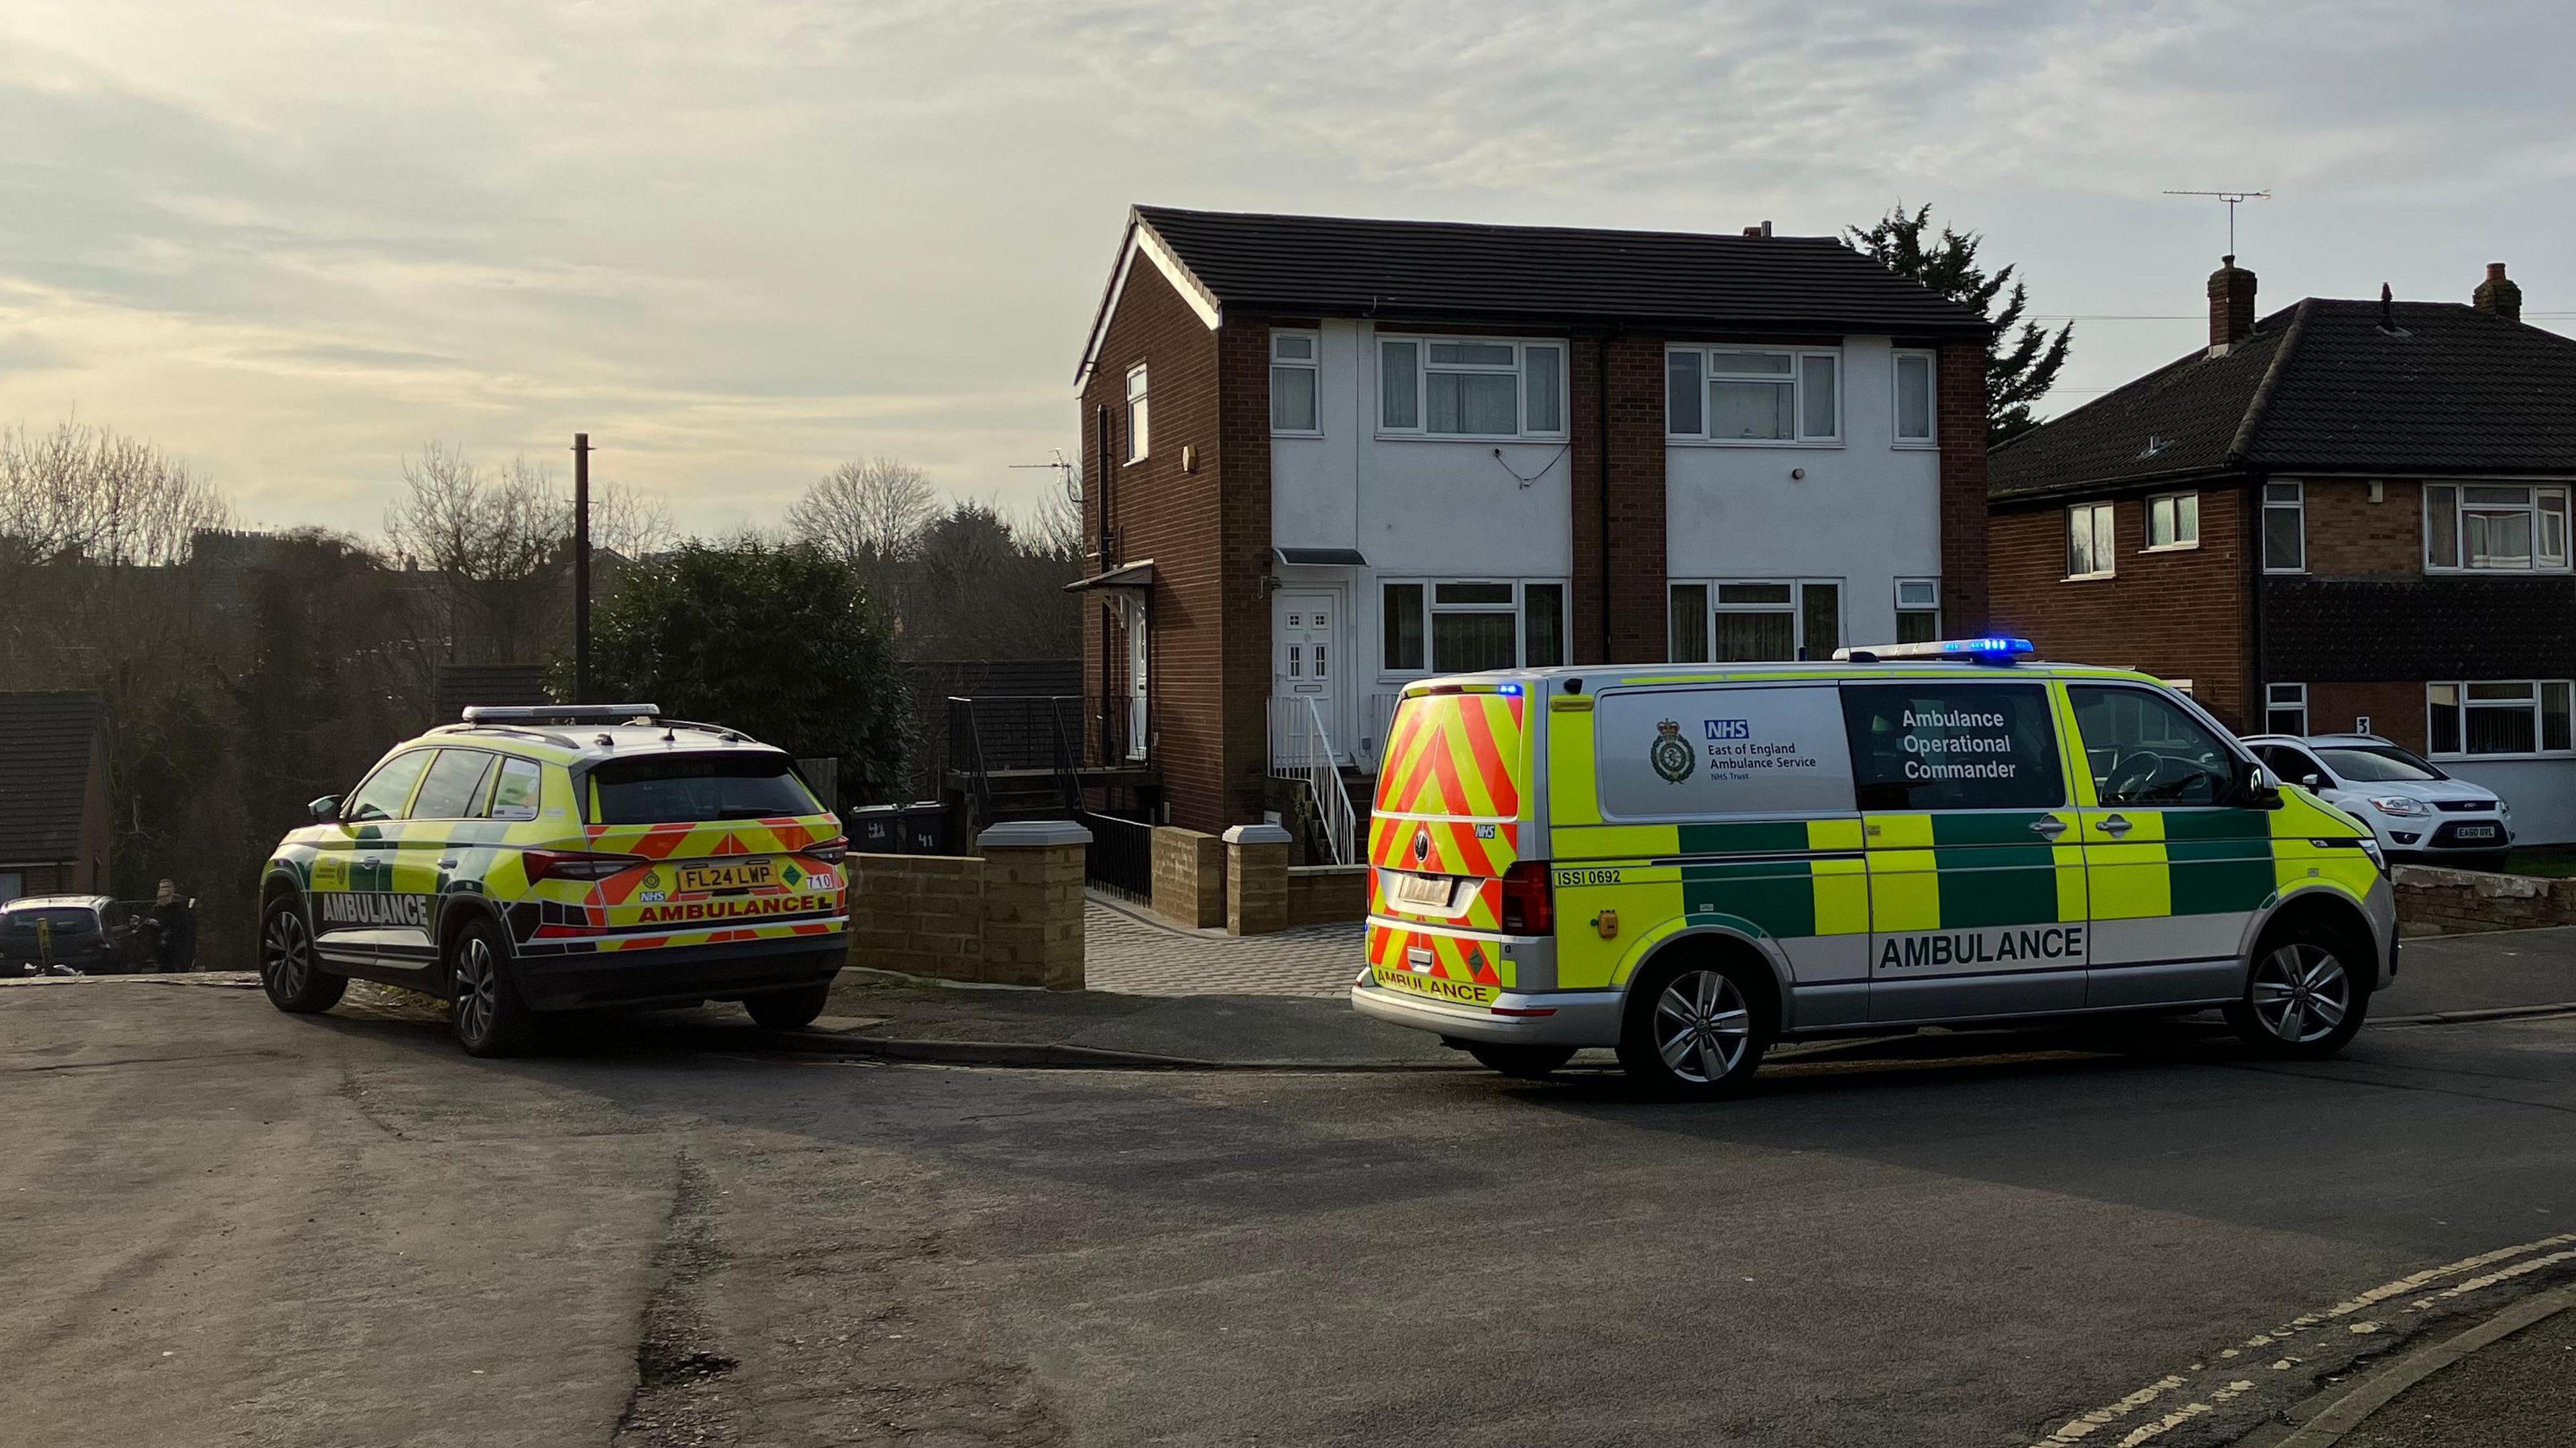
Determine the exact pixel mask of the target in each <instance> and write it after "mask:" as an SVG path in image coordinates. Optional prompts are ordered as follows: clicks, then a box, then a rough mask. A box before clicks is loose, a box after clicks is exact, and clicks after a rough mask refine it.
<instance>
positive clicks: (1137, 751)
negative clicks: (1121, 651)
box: [1127, 593, 1153, 759]
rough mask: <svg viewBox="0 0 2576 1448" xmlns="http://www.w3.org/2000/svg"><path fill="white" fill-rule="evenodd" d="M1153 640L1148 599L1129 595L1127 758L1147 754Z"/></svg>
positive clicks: (1138, 595)
mask: <svg viewBox="0 0 2576 1448" xmlns="http://www.w3.org/2000/svg"><path fill="white" fill-rule="evenodd" d="M1150 643H1151V640H1150V639H1149V638H1148V637H1147V634H1146V630H1145V600H1144V598H1143V596H1142V595H1140V594H1134V593H1131V594H1129V595H1127V757H1128V758H1130V759H1142V758H1144V757H1145V746H1146V744H1147V743H1148V740H1147V739H1146V737H1145V730H1146V725H1147V711H1146V708H1145V700H1146V697H1147V693H1146V680H1145V670H1146V665H1147V663H1148V661H1149V660H1151V658H1152V657H1153V650H1152V648H1151V647H1149V645H1150Z"/></svg>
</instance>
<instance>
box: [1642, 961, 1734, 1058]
mask: <svg viewBox="0 0 2576 1448" xmlns="http://www.w3.org/2000/svg"><path fill="white" fill-rule="evenodd" d="M1654 1040H1655V1054H1656V1055H1657V1056H1659V1057H1661V1058H1662V1059H1663V1062H1664V1066H1665V1069H1667V1070H1669V1071H1671V1072H1672V1073H1673V1074H1674V1075H1675V1076H1677V1077H1680V1078H1681V1079H1682V1080H1684V1081H1687V1082H1689V1083H1690V1084H1692V1085H1694V1086H1706V1085H1710V1084H1712V1083H1714V1082H1718V1081H1723V1080H1725V1079H1726V1078H1727V1077H1728V1076H1730V1075H1732V1074H1733V1073H1734V1071H1735V1068H1736V1067H1737V1066H1738V1065H1740V1064H1741V1063H1742V1062H1743V1060H1744V1053H1745V1051H1746V1050H1747V1049H1748V1048H1749V1047H1750V1046H1751V1045H1752V1043H1753V1012H1752V1010H1751V1008H1750V1007H1748V1006H1747V1005H1746V1004H1745V1000H1744V992H1743V991H1741V990H1738V989H1737V988H1736V985H1735V982H1734V981H1732V980H1729V979H1728V978H1727V977H1726V976H1725V975H1723V974H1721V973H1720V972H1718V971H1715V970H1707V969H1700V970H1685V971H1683V972H1682V973H1681V974H1679V975H1677V976H1675V977H1673V979H1672V982H1671V984H1669V985H1666V986H1665V987H1664V991H1663V994H1662V995H1660V996H1658V997H1656V998H1655V1015H1654Z"/></svg>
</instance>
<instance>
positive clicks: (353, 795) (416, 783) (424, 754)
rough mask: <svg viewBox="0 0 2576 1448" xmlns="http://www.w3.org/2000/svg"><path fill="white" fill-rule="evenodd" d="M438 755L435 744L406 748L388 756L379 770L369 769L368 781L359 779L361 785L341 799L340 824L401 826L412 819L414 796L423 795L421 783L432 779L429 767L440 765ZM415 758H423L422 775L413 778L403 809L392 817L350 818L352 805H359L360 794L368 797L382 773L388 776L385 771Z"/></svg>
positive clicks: (377, 766) (380, 763)
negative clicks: (372, 786) (404, 821)
mask: <svg viewBox="0 0 2576 1448" xmlns="http://www.w3.org/2000/svg"><path fill="white" fill-rule="evenodd" d="M437 755H438V750H437V748H436V746H434V745H423V746H421V747H419V748H415V749H404V750H400V751H397V752H396V753H393V754H389V755H387V756H385V758H384V759H383V760H382V761H380V762H379V763H378V764H377V765H376V767H375V768H373V769H370V770H368V771H367V777H366V778H364V779H362V780H359V781H358V783H357V787H356V788H354V789H351V790H350V791H349V792H348V793H347V794H345V795H343V796H341V815H340V823H342V824H344V825H351V826H356V825H372V824H397V823H400V822H401V821H403V820H407V819H410V818H411V801H412V797H413V796H414V795H417V794H419V793H420V784H421V781H422V780H424V779H427V778H429V767H430V765H432V764H434V763H436V762H437ZM414 756H419V757H420V773H419V774H418V775H415V776H414V777H413V779H412V782H411V784H410V786H409V787H407V788H406V789H404V790H403V792H402V808H400V809H398V810H395V811H393V812H391V813H389V814H380V815H369V816H367V817H366V818H365V819H353V818H351V817H350V816H349V814H348V812H347V811H348V807H349V806H350V805H352V804H355V803H356V802H357V799H358V796H360V795H362V794H365V793H366V792H367V786H368V785H371V784H373V783H375V782H376V776H378V775H380V774H382V773H384V772H385V771H386V770H388V769H391V768H393V767H394V766H395V765H396V764H399V763H401V762H402V761H403V760H406V759H410V758H412V757H414Z"/></svg>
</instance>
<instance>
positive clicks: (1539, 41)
mask: <svg viewBox="0 0 2576 1448" xmlns="http://www.w3.org/2000/svg"><path fill="white" fill-rule="evenodd" d="M2571 43H2576V14H2571V13H2570V12H2569V11H2568V9H2567V8H2566V7H2565V6H2564V5H2561V4H2547V3H2538V0H2533V3H2492V4H2481V3H2474V0H2456V3H2449V4H2445V3H2440V0H2330V3H2292V0H2269V3H2264V4H2256V5H2247V4H2244V3H2241V0H2210V3H2203V0H2172V3H2112V0H2097V3H2090V4H2073V3H2054V4H2042V3H2010V0H1993V3H1933V0H1919V3H1902V4H1899V3H1881V4H1834V3H1829V0H1828V3H1817V0H1796V3H1768V0H1741V3H1711V4H1704V5H1691V4H1683V3H1677V0H1591V3H1587V4H1584V5H1580V6H1562V7H1555V6H1549V7H1541V6H1523V5H1515V4H1511V3H1507V0H1437V3H1411V0H1364V3H1314V0H1266V3H1260V4H1248V3H1247V4H1229V3H1220V0H1159V3H1140V0H1001V3H988V0H923V3H916V0H852V3H833V4H826V3H811V0H787V3H766V0H705V3H686V0H624V3H616V4H606V3H571V4H563V3H552V0H440V3H437V4H429V3H414V4H369V3H366V0H265V3H263V4H261V5H259V6H256V7H244V6H240V5H230V4H228V5H213V4H209V5H203V6H198V5H192V4H189V3H186V0H154V3H148V4H146V3H133V0H11V3H10V4H9V5H7V6H6V7H5V8H0V136H5V137H6V138H7V143H6V144H5V145H0V423H10V422H23V423H29V424H34V425H44V424H47V423H50V422H53V421H55V420H58V419H60V418H62V417H64V416H66V415H69V414H72V413H74V412H75V411H76V412H77V413H78V415H79V416H80V417H82V418H83V419H85V420H88V421H94V422H104V423H109V424H112V425H114V426H116V427H119V428H122V429H126V430H129V431H133V432H138V433H141V434H143V435H146V436H148V437H150V438H152V439H154V440H155V441H157V442H159V443H160V444H161V445H163V446H164V447H165V448H167V449H169V450H170V451H172V452H173V453H176V454H178V455H180V456H182V457H184V458H187V459H188V460H190V461H191V462H193V463H195V464H197V465H199V466H201V467H202V468H203V469H204V470H205V471H207V472H208V473H209V474H210V475H212V476H213V477H214V478H215V480H216V481H217V482H218V483H219V484H221V485H222V486H223V487H224V489H225V490H226V491H227V492H228V493H229V494H230V495H231V496H232V498H233V499H234V501H235V504H236V506H237V508H238V510H239V511H240V513H241V514H242V515H243V517H244V519H245V520H246V521H249V522H253V523H259V524H287V523H300V522H319V523H325V524H330V525H334V526H339V527H344V528H354V529H359V530H364V531H372V530H374V529H375V528H376V527H377V526H378V524H379V522H380V520H381V518H382V515H383V511H384V505H385V502H386V499H387V496H388V493H389V491H390V489H391V488H392V487H393V485H394V482H395V480H396V479H397V478H398V477H399V473H400V467H401V462H402V458H403V456H404V454H405V453H406V452H409V451H416V450H417V449H418V448H419V447H420V445H421V444H422V443H423V442H424V441H426V440H428V439H433V438H436V439H442V440H445V441H448V442H451V443H455V444H459V445H462V446H463V447H465V448H467V449H468V450H470V451H471V452H473V453H474V454H476V455H477V456H480V457H486V458H492V459H496V460H497V459H501V458H506V457H507V456H508V455H509V454H511V453H513V452H525V453H527V454H529V455H530V456H532V457H544V458H547V459H550V460H554V461H556V462H557V463H558V465H560V464H561V461H562V459H563V458H564V453H563V449H564V448H565V447H566V446H567V445H568V443H569V440H570V434H571V433H573V432H574V431H575V430H577V429H587V430H588V431H589V432H590V433H591V434H592V436H593V438H594V439H595V440H596V442H597V443H598V445H599V446H600V447H602V449H603V452H602V454H601V458H600V461H599V464H598V466H599V468H600V469H601V471H602V472H603V473H605V474H607V475H609V476H613V477H616V478H619V479H621V480H624V481H627V482H630V483H632V484H635V485H637V486H639V487H641V488H643V489H645V490H647V491H651V492H656V493H659V494H660V495H662V496H663V497H665V498H666V499H667V500H668V501H669V502H670V503H671V505H672V507H673V510H674V512H675V513H676V514H677V516H678V518H679V520H680V521H681V522H682V523H683V524H684V525H687V526H690V527H694V528H701V529H725V528H731V527H735V526H739V525H742V524H745V523H754V524H758V523H766V522H770V521H774V520H775V518H776V516H777V514H778V512H779V511H780V510H781V509H782V508H783V507H784V506H785V504H786V502H787V501H788V500H789V499H791V498H793V497H794V496H795V494H796V493H797V492H798V491H799V490H800V489H801V488H802V487H803V486H804V485H805V484H806V483H807V482H808V481H809V480H811V479H812V478H813V477H814V476H815V475H817V474H819V473H821V472H822V471H823V470H825V469H826V468H828V467H829V466H830V465H831V464H832V463H833V462H834V461H836V460H838V459H842V458H848V457H863V456H869V455H876V454H883V455H888V456H893V457H899V458H904V459H908V460H910V461H913V462H916V463H918V464H920V465H922V466H923V467H924V468H926V469H928V470H929V472H930V473H931V475H932V477H933V478H934V479H935V480H936V481H937V482H938V483H939V484H940V486H941V487H943V488H944V489H946V490H948V491H950V492H952V493H955V494H959V495H963V496H972V497H986V498H996V499H998V500H1000V501H1001V502H1003V503H1004V504H1005V506H1025V504H1026V503H1027V501H1029V500H1030V499H1031V498H1032V497H1033V496H1034V494H1035V493H1036V491H1037V490H1038V489H1040V488H1042V487H1043V486H1045V484H1044V482H1043V480H1044V479H1045V478H1046V476H1047V475H1046V474H1044V473H1038V472H1021V471H1012V470H1011V469H1010V466H1009V465H1011V464H1014V463H1026V462H1036V461H1041V460H1043V459H1044V458H1045V457H1046V456H1047V450H1048V449H1049V448H1050V447H1065V448H1066V449H1067V450H1068V451H1071V450H1072V445H1071V439H1072V435H1073V431H1074V427H1075V407H1074V401H1073V396H1072V392H1071V387H1070V377H1071V372H1072V369H1073V365H1074V362H1075V360H1076V356H1077V353H1078V352H1079V350H1080V347H1081V343H1082V332H1083V328H1084V326H1085V324H1086V323H1087V321H1088V319H1089V314H1090V310H1091V308H1092V306H1093V304H1094V303H1095V301H1096V300H1097V297H1098V293H1099V289H1100V286H1101V284H1102V281H1103V279H1104V277H1105V273H1106V270H1107V268H1108V266H1109V264H1110V261H1111V259H1112V253H1113V250H1114V248H1115V246H1116V243H1117V240H1118V232H1119V227H1120V223H1121V221H1122V219H1123V216H1124V213H1125V209H1126V207H1127V205H1128V204H1129V203H1130V202H1134V201H1150V202H1158V203H1163V204H1170V205H1184V206H1204V207H1214V208H1226V209H1240V210H1278V211H1319V212H1340V213H1350V214H1361V215H1376V216H1418V217H1442V218H1454V219H1466V220H1481V221H1511V222H1543V223H1554V224H1574V225H1599V226H1634V227H1654V228H1676V229H1714V230H1733V229H1735V228H1738V227H1740V226H1742V225H1744V224H1746V223H1749V222H1755V221H1760V220H1763V219H1765V218H1769V219H1771V220H1772V221H1773V222H1774V223H1775V224H1776V225H1777V227H1778V228H1779V229H1780V230H1782V231H1785V232H1797V233H1828V232H1831V231H1833V230H1834V229H1835V228H1837V227H1838V226H1840V225H1841V224H1843V223H1846V222H1854V221H1862V220H1866V219H1868V218H1869V217H1870V216H1872V215H1874V214H1875V213H1877V212H1879V211H1882V210H1884V209H1885V208H1886V207H1887V205H1888V204H1890V203H1891V202H1893V201H1895V200H1896V199H1898V198H1900V197H1902V198H1904V199H1906V200H1908V201H1930V202H1932V203H1934V205H1935V206H1936V208H1937V213H1936V214H1940V215H1944V216H1947V217H1949V218H1952V219H1955V220H1956V221H1958V222H1960V223H1962V224H1964V225H1970V226H1973V227H1976V228H1978V229H1980V230H1982V231H1984V232H1985V233H1986V235H1987V237H1988V254H1989V256H1990V258H1992V259H1994V260H1996V261H2018V262H2019V263H2021V265H2022V266H2023V268H2024V271H2025V274H2026V276H2027V279H2028V281H2029V283H2030V285H2031V289H2032V294H2033V303H2034V310H2035V311H2038V312H2043V313H2055V314H2077V315H2081V316H2084V317H2087V318H2101V319H2102V320H2089V321H2084V322H2080V323H2079V324H2078V326H2077V343H2076V352H2075V359H2074V361H2073V362H2072V364H2071V365H2070V366H2069V368H2068V370H2067V373H2066V376H2065V379H2064V382H2065V391H2064V392H2062V393H2061V395H2060V396H2059V397H2058V398H2057V399H2056V400H2055V405H2056V406H2059V407H2063V406H2070V405H2073V404H2074V403H2076V402H2080V401H2081V400H2083V399H2084V398H2085V397H2088V396H2090V395H2092V394H2093V392H2095V391H2098V390H2100V389H2102V388H2104V387H2106V386H2109V385H2112V384H2114V383H2117V382H2119V381H2122V380H2124V379H2126V378H2127V377H2129V376H2132V375H2134V374H2135V373H2137V372H2138V371H2140V370H2143V369H2144V368H2146V367H2148V366H2151V365H2153V364H2155V363H2158V362H2161V361H2163V360H2166V359H2168V358H2170V357H2171V356H2173V355H2175V354H2177V353H2179V352H2180V351H2182V350H2184V349H2185V348H2186V347H2188V346H2190V345H2191V344H2192V343H2193V341H2194V339H2195V338H2196V337H2198V336H2200V335H2201V331H2202V327H2203V325H2204V324H2203V323H2202V322H2201V321H2199V320H2198V318H2199V316H2200V314H2201V313H2202V310H2203V307H2204V305H2205V304H2204V302H2203V300H2202V297H2201V290H2200V289H2201V283H2202V278H2203V277H2204V276H2205V275H2206V274H2207V272H2208V271H2209V270H2210V268H2211V267H2212V266H2214V265H2215V264H2216V261H2217V254H2218V253H2219V252H2220V251H2221V250H2223V249H2224V241H2225V215H2224V211H2223V209H2222V208H2221V207H2220V206H2219V205H2218V204H2217V203H2215V202H2209V201H2199V200H2188V199H2180V198H2171V197H2165V196H2161V195H2159V194H2158V193H2159V191H2161V190H2163V189H2165V188H2170V187H2194V188H2212V187H2270V188H2271V189H2272V190H2273V192H2274V193H2275V195H2274V199H2272V200H2270V201H2263V202H2253V203H2249V204H2248V205H2247V206H2246V207H2245V208H2244V212H2243V215H2242V218H2241V222H2240V240H2239V243H2238V250H2239V251H2240V253H2241V254H2242V256H2243V260H2244V263H2245V264H2246V265H2248V266H2250V267H2252V268H2254V269H2255V270H2256V271H2257V272H2259V273H2260V274H2261V276H2262V291H2263V298H2264V302H2265V304H2266V309H2267V310H2268V309H2269V308H2270V307H2271V306H2274V305H2279V304H2282V303H2285V302H2287V301H2289V300H2292V299H2295V298H2296V297H2299V296H2301V295H2310V294H2314V295H2328V296H2337V295H2339V296H2368V295H2376V292H2377V288H2378V286H2379V284H2380V283H2381V282H2382V281H2387V282H2391V283H2393V284H2394V285H2395V287H2396V289H2397V292H2398V294H2399V295H2400V296H2405V297H2420V298H2445V299H2459V300H2465V299H2466V297H2467V294H2468V291H2469V289H2470V287H2471V286H2473V285H2474V284H2475V283H2476V281H2477V279H2478V277H2479V275H2480V272H2481V268H2482V266H2483V265H2484V263H2486V262H2488V261H2491V260H2503V261H2507V262H2509V263H2511V264H2512V266H2513V272H2514V275H2515V277H2516V278H2517V279H2518V280H2519V281H2521V282H2522V284H2523V286H2524V288H2525V290H2526V293H2527V296H2528V299H2529V300H2528V306H2529V307H2530V309H2531V310H2532V311H2533V312H2534V313H2556V314H2558V315H2557V316H2555V317H2545V318H2543V319H2542V320H2543V324H2544V325H2550V326H2555V327H2559V328H2562V329H2567V328H2569V327H2570V326H2571V325H2576V247H2571V244H2570V241H2569V238H2570V236H2571V235H2576V230H2572V229H2571V222H2576V193H2572V192H2571V190H2570V187H2569V184H2568V183H2569V181H2570V179H2571V175H2570V173H2571V171H2576V145H2571V143H2570V137H2571V136H2576V124H2571V121H2572V120H2576V117H2571V110H2576V101H2572V100H2571V95H2576V89H2571V88H2570V87H2569V86H2568V85H2567V83H2566V76H2565V66H2564V57H2565V55H2566V54H2567V52H2568V48H2569V46H2570V44H2571ZM2176 316H2180V317H2182V318H2185V320H2172V318H2174V317H2176Z"/></svg>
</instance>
